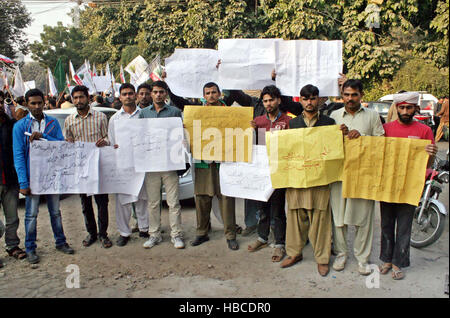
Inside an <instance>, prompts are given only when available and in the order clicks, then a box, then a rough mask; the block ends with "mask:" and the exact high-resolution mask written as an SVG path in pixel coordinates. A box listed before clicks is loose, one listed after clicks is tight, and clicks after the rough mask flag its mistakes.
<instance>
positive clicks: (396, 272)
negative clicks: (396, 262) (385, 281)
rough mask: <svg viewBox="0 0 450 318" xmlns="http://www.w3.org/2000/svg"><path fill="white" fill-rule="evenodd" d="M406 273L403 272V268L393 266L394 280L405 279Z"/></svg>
mask: <svg viewBox="0 0 450 318" xmlns="http://www.w3.org/2000/svg"><path fill="white" fill-rule="evenodd" d="M404 277H405V275H404V274H403V272H402V270H401V269H394V268H392V278H393V279H394V280H400V279H403V278H404Z"/></svg>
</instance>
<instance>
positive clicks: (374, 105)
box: [366, 101, 391, 121]
mask: <svg viewBox="0 0 450 318" xmlns="http://www.w3.org/2000/svg"><path fill="white" fill-rule="evenodd" d="M366 103H367V108H371V109H373V110H376V111H377V112H378V114H380V116H381V117H383V118H384V120H385V121H386V119H387V114H388V111H389V108H390V107H391V103H389V102H379V101H377V102H366Z"/></svg>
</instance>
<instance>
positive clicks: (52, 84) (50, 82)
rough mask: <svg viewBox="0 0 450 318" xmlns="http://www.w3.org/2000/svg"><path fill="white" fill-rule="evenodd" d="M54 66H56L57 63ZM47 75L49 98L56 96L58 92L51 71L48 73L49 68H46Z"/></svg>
mask: <svg viewBox="0 0 450 318" xmlns="http://www.w3.org/2000/svg"><path fill="white" fill-rule="evenodd" d="M58 62H59V60H58ZM56 64H57V65H58V63H56ZM47 74H48V87H49V89H50V96H57V95H58V90H57V89H56V85H55V81H54V79H53V75H52V71H50V67H47ZM63 89H64V88H63Z"/></svg>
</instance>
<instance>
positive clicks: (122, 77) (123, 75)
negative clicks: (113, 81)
mask: <svg viewBox="0 0 450 318" xmlns="http://www.w3.org/2000/svg"><path fill="white" fill-rule="evenodd" d="M119 76H120V81H121V82H122V84H123V83H125V74H124V73H123V66H122V65H120V74H119Z"/></svg>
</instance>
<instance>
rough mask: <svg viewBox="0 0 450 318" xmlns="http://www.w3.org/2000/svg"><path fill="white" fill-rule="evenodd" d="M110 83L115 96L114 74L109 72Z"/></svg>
mask: <svg viewBox="0 0 450 318" xmlns="http://www.w3.org/2000/svg"><path fill="white" fill-rule="evenodd" d="M111 82H112V89H113V90H112V91H113V93H114V94H115V93H116V78H115V77H114V73H113V72H111Z"/></svg>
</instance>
